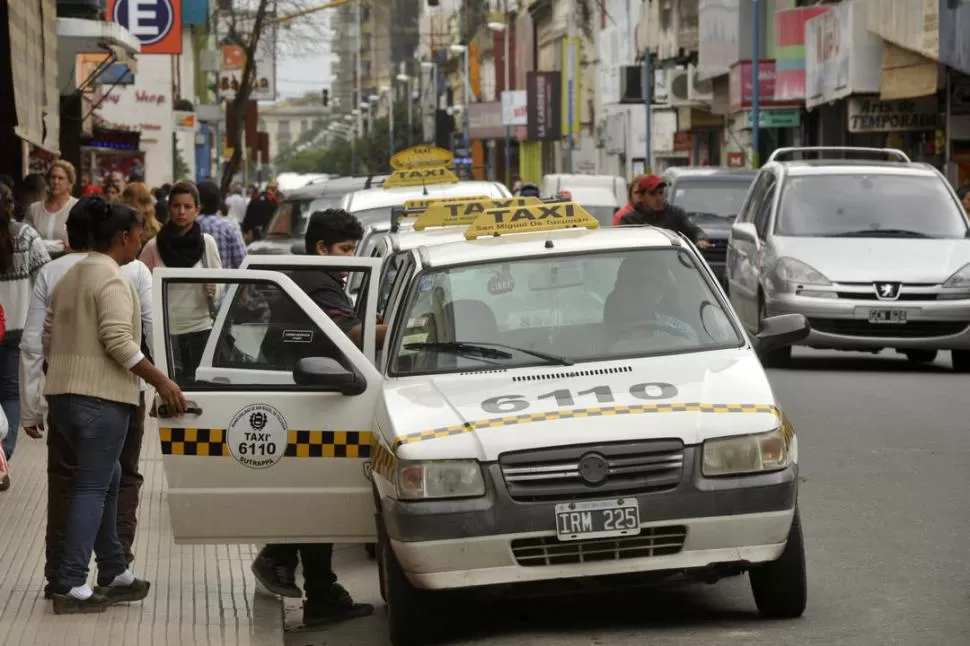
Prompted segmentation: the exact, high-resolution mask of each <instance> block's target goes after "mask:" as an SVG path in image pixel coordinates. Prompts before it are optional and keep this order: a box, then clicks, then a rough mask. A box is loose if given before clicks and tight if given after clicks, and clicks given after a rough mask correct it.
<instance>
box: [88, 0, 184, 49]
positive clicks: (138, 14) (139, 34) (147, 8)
mask: <svg viewBox="0 0 970 646" xmlns="http://www.w3.org/2000/svg"><path fill="white" fill-rule="evenodd" d="M105 16H106V19H107V21H108V22H115V23H118V24H119V25H121V26H122V27H124V28H125V29H127V30H128V31H130V32H131V34H132V35H133V36H134V37H135V38H137V39H138V40H139V41H140V42H141V51H140V52H139V53H140V54H181V53H182V0H108V10H107V12H106V14H105Z"/></svg>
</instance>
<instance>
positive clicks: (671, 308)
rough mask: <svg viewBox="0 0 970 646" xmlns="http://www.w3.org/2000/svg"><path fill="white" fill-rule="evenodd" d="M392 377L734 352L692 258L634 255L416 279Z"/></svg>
mask: <svg viewBox="0 0 970 646" xmlns="http://www.w3.org/2000/svg"><path fill="white" fill-rule="evenodd" d="M405 308H406V309H405V311H406V316H405V317H404V318H403V319H402V321H403V324H404V329H403V330H402V331H401V332H400V333H399V335H398V337H397V338H396V339H395V342H394V343H395V347H394V349H393V351H392V352H393V354H392V357H393V359H392V361H391V363H390V373H391V374H392V375H395V376H404V375H418V374H434V373H446V372H457V371H461V372H466V371H475V370H494V369H496V368H502V369H504V368H514V367H522V366H535V365H541V364H558V365H573V364H576V363H582V362H588V361H603V360H611V359H618V358H628V357H639V356H656V355H665V354H677V353H684V352H699V351H704V350H714V349H723V348H730V347H738V346H740V345H741V344H742V343H743V341H742V338H743V337H742V335H741V334H740V332H739V331H738V329H737V328H736V327H735V325H734V323H733V321H732V319H731V318H730V317H729V316H728V314H727V313H726V312H725V310H724V309H723V307H722V306H721V304H720V302H719V301H718V299H717V297H716V296H715V294H714V292H713V291H712V288H711V286H710V284H709V282H708V280H706V279H705V277H704V274H702V272H701V270H700V269H699V267H698V266H697V265H696V264H695V261H694V260H693V259H692V257H691V256H690V254H689V253H687V252H686V251H683V250H677V249H669V248H667V249H633V250H625V251H612V252H608V253H595V254H584V255H582V256H578V255H573V256H543V257H539V258H527V259H521V260H502V261H495V262H488V263H482V264H474V265H463V266H457V267H447V268H442V269H438V270H430V271H426V272H423V273H422V274H420V275H419V276H417V277H416V279H415V281H414V284H413V285H412V288H411V294H410V296H409V298H408V302H407V304H406V305H405Z"/></svg>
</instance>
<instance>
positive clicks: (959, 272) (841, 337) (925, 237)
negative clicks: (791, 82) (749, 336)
mask: <svg viewBox="0 0 970 646" xmlns="http://www.w3.org/2000/svg"><path fill="white" fill-rule="evenodd" d="M803 153H814V154H817V155H819V156H820V157H822V156H823V155H829V156H830V157H833V156H836V155H838V156H839V157H848V156H850V155H853V156H860V155H863V156H868V157H870V160H868V161H867V160H858V159H855V160H853V159H842V158H839V159H832V158H829V159H825V158H823V159H812V160H798V161H795V160H791V158H792V157H796V156H804V154H803ZM785 158H788V160H787V161H786V160H785ZM727 282H728V290H729V294H730V298H731V302H732V304H733V305H734V307H735V309H736V310H737V312H738V314H739V315H740V317H741V320H742V322H743V323H744V325H745V326H746V327H747V328H748V329H749V331H750V332H752V333H755V332H757V331H758V330H759V329H760V327H761V322H762V321H763V320H765V318H767V317H769V316H776V315H779V314H790V313H797V314H802V315H804V316H805V317H806V318H807V319H808V321H809V323H810V324H811V327H812V331H811V333H810V334H809V335H808V337H806V338H805V340H804V341H802V342H801V344H802V345H807V346H811V347H814V348H825V349H838V350H862V351H871V352H878V351H880V350H883V349H886V348H891V349H895V350H897V351H899V352H901V353H903V354H905V355H906V356H907V357H908V358H909V359H910V360H911V361H916V362H928V361H933V360H934V359H935V358H936V355H937V353H938V351H940V350H949V351H950V352H951V357H952V362H953V368H954V370H956V371H957V372H970V225H968V221H967V214H966V213H965V212H964V209H963V207H962V206H961V204H960V202H959V200H958V199H957V196H956V193H955V192H954V190H953V188H952V187H951V186H950V184H949V183H948V182H947V181H946V179H945V178H944V177H943V175H942V174H941V173H940V172H939V171H937V170H936V169H935V168H933V167H932V166H930V165H928V164H922V163H912V162H911V161H910V159H909V158H908V157H907V156H906V155H905V154H904V153H902V152H901V151H898V150H894V149H882V148H783V149H779V150H777V151H775V153H774V154H773V155H772V156H771V157H770V158H769V160H768V162H767V163H766V164H765V165H764V167H763V168H762V169H761V170H760V172H759V174H758V177H757V179H756V180H755V182H754V184H752V186H751V189H750V190H749V191H748V195H747V197H746V199H745V203H744V205H743V206H742V208H741V212H740V214H739V216H738V218H737V220H736V221H735V223H734V225H733V226H732V228H731V237H730V240H729V243H728V251H727ZM790 358H791V348H790V347H788V348H783V349H781V350H777V351H774V352H772V353H771V354H770V355H767V356H765V357H764V360H765V363H766V364H767V365H772V366H776V367H780V366H783V365H785V364H787V362H788V360H789V359H790Z"/></svg>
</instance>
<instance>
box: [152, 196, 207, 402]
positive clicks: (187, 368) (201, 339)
mask: <svg viewBox="0 0 970 646" xmlns="http://www.w3.org/2000/svg"><path fill="white" fill-rule="evenodd" d="M168 205H169V212H168V222H166V223H165V225H164V226H163V227H162V228H161V229H160V230H159V232H158V235H157V236H155V237H154V238H152V239H151V240H149V241H148V244H146V245H145V248H144V249H143V250H142V252H141V261H142V262H143V263H145V265H147V266H148V268H149V269H150V270H152V271H154V270H155V268H156V267H180V268H188V267H197V268H200V269H205V268H208V269H222V261H221V260H220V258H219V246H218V245H217V244H216V240H215V238H213V237H212V236H211V235H209V234H208V233H205V232H204V231H203V230H202V227H201V226H200V225H199V222H198V217H199V207H200V202H199V191H198V189H196V187H195V184H193V183H192V182H177V183H176V184H175V185H174V186H172V190H171V193H170V194H169V202H168ZM216 295H217V289H216V286H215V285H193V284H186V285H173V286H172V287H170V288H169V290H168V311H167V312H166V315H167V316H168V317H169V321H170V322H169V328H168V331H169V333H170V334H171V335H172V339H171V341H172V360H173V363H174V364H175V371H174V379H175V382H176V383H178V384H179V385H180V386H182V387H185V386H187V385H188V384H190V383H192V382H194V381H195V369H196V368H198V367H199V362H200V361H202V352H203V351H204V350H205V344H206V342H207V341H208V340H209V333H210V332H211V331H212V323H213V310H214V309H215V298H216Z"/></svg>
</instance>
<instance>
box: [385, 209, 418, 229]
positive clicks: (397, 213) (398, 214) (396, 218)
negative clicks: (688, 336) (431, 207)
mask: <svg viewBox="0 0 970 646" xmlns="http://www.w3.org/2000/svg"><path fill="white" fill-rule="evenodd" d="M424 211H425V209H424V208H417V209H406V208H404V207H403V206H392V207H391V233H397V232H398V229H400V228H401V218H406V217H409V216H412V215H418V214H420V213H423V212H424Z"/></svg>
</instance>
